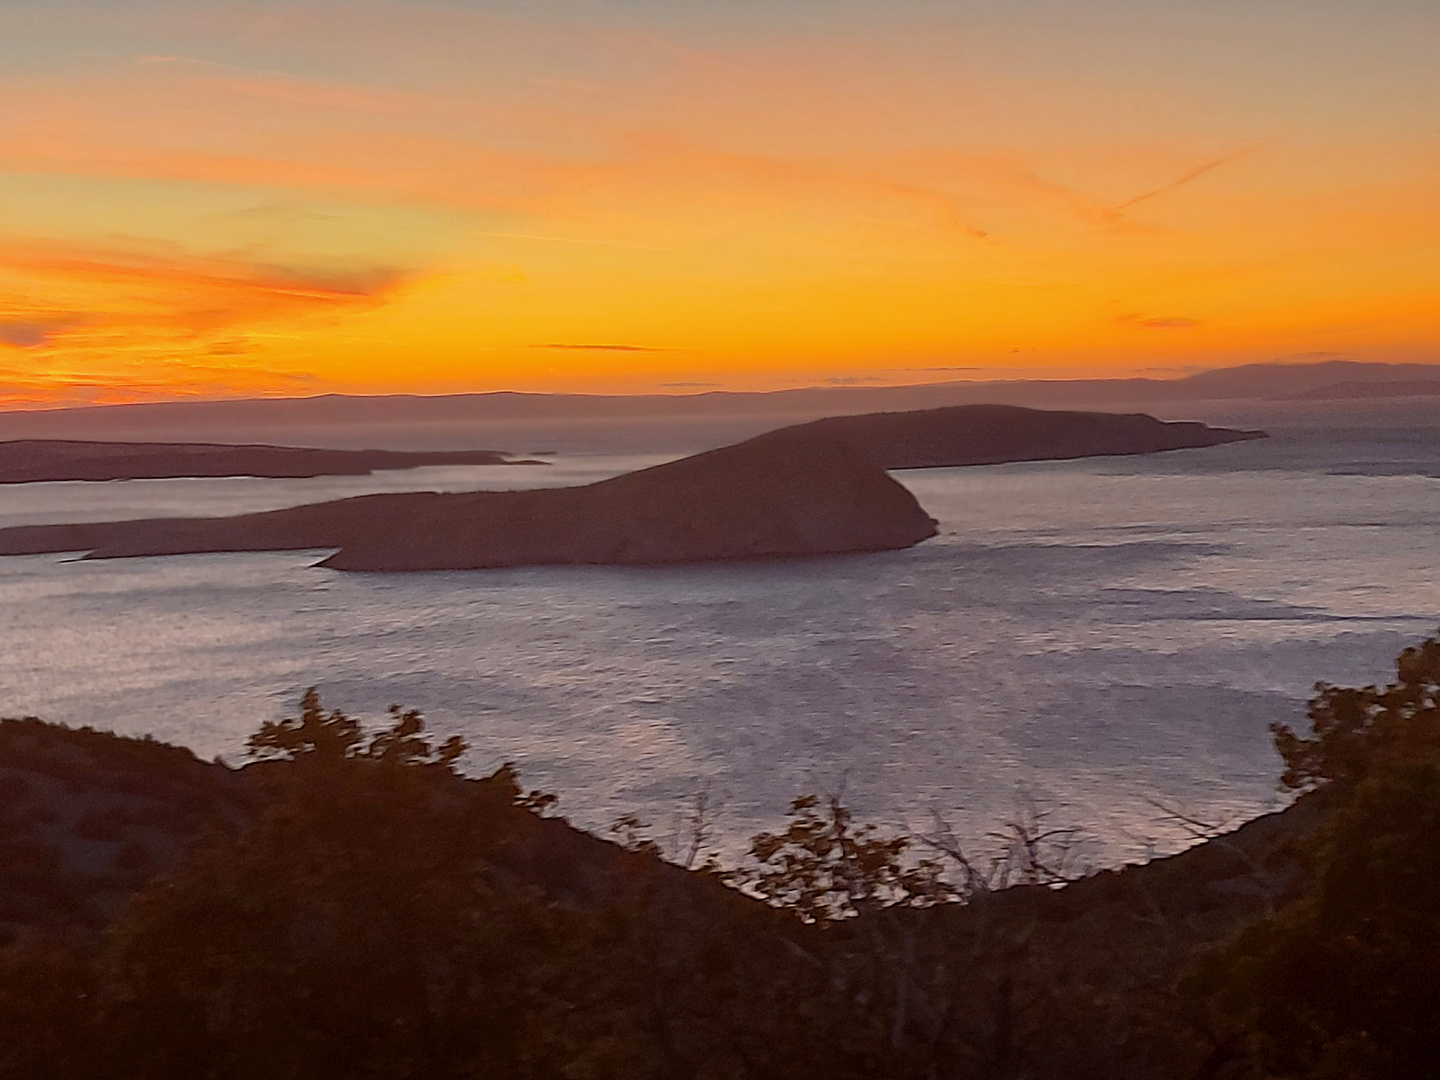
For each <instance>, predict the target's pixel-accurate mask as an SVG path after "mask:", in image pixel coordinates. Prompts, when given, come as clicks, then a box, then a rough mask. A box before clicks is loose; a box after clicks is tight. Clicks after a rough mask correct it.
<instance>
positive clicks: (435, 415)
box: [0, 360, 1440, 449]
mask: <svg viewBox="0 0 1440 1080" xmlns="http://www.w3.org/2000/svg"><path fill="white" fill-rule="evenodd" d="M1432 379H1440V364H1379V363H1361V362H1358V361H1353V360H1327V361H1324V362H1320V363H1313V364H1245V365H1241V366H1239V367H1233V368H1220V369H1216V370H1213V371H1205V372H1200V373H1198V374H1196V375H1190V376H1186V377H1184V378H1180V379H1150V378H1130V379H1037V380H1005V381H987V382H974V381H952V382H943V383H925V384H914V385H904V386H824V387H805V388H801V389H794V390H776V391H767V392H734V391H709V392H705V393H698V394H632V395H603V394H538V393H521V392H514V391H499V392H495V393H476V394H447V395H436V396H424V395H414V394H385V395H373V396H368V395H367V396H360V395H346V394H324V395H320V396H316V397H305V398H254V399H241V400H227V401H179V402H149V403H143V404H131V405H101V406H89V407H84V408H67V409H47V410H39V411H11V412H0V439H33V438H44V439H62V438H79V439H106V440H116V441H141V442H150V441H160V440H164V441H175V442H230V443H240V442H276V441H279V442H285V443H291V444H297V443H298V444H302V445H315V446H332V445H334V446H339V445H344V446H352V447H353V446H356V445H357V444H358V445H364V446H370V445H375V446H391V447H392V448H398V446H409V445H413V444H415V443H416V442H417V440H416V438H415V437H414V436H415V433H416V432H417V431H419V432H426V433H429V434H428V435H427V436H426V438H424V439H421V440H419V441H421V442H425V443H426V444H427V445H429V444H430V443H434V444H435V445H436V446H437V447H438V445H440V444H443V445H445V446H447V447H454V448H456V449H458V448H461V447H467V446H474V445H477V443H476V440H477V439H479V438H481V437H487V433H488V432H491V431H493V430H497V429H498V430H501V431H504V430H506V429H511V428H523V427H525V425H527V424H529V425H531V426H532V427H535V426H542V425H549V426H550V427H551V428H554V427H555V426H556V425H561V424H563V425H569V426H570V427H572V428H576V427H580V426H583V425H585V424H593V423H604V422H615V421H621V422H624V421H632V420H637V421H638V420H643V421H646V422H651V421H675V422H689V421H694V420H700V419H710V420H724V419H729V418H742V417H748V418H752V419H755V420H757V421H763V419H764V418H766V417H775V418H777V420H778V423H779V424H786V423H795V422H800V421H804V420H813V419H819V418H821V417H824V416H836V415H841V414H854V413H866V412H899V411H907V410H915V409H933V408H939V407H944V406H950V405H972V404H998V405H1022V406H1030V407H1039V408H1075V407H1082V408H1090V407H1095V406H1103V407H1109V408H1114V407H1119V408H1124V407H1126V406H1135V405H1153V404H1155V403H1160V402H1187V401H1225V400H1278V399H1285V398H1293V397H1295V396H1296V395H1301V394H1307V393H1309V392H1310V391H1314V390H1318V389H1320V388H1322V387H1325V386H1333V385H1335V384H1339V383H1350V382H1353V383H1367V384H1368V383H1395V382H1401V381H1410V380H1415V381H1428V380H1432ZM765 426H766V425H765V424H764V423H763V422H757V423H756V424H754V425H752V427H751V429H750V431H749V434H758V433H759V431H761V430H764V429H765ZM777 426H778V424H777ZM736 436H737V437H743V436H742V435H741V434H740V433H739V432H737V433H736ZM488 437H489V438H491V439H493V435H489V436H488ZM537 437H543V436H537ZM480 445H483V444H480ZM490 445H495V443H494V442H493V441H492V442H491V443H490ZM501 445H505V443H503V442H502V443H501ZM510 445H515V444H514V443H513V442H512V443H510Z"/></svg>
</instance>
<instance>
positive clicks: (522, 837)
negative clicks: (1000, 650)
mask: <svg viewBox="0 0 1440 1080" xmlns="http://www.w3.org/2000/svg"><path fill="white" fill-rule="evenodd" d="M1437 697H1440V639H1431V640H1428V641H1426V642H1424V643H1422V644H1421V645H1419V646H1417V647H1416V648H1413V649H1409V650H1406V652H1405V653H1404V654H1402V656H1401V657H1400V661H1399V664H1398V668H1397V679H1396V682H1395V683H1393V684H1392V685H1389V686H1386V687H1365V688H1358V689H1357V688H1337V687H1329V686H1321V687H1320V688H1319V689H1318V692H1317V696H1316V697H1315V699H1314V701H1313V702H1312V703H1311V707H1310V713H1309V726H1308V730H1306V731H1304V732H1296V731H1294V730H1291V729H1290V728H1287V727H1280V728H1277V730H1276V732H1275V737H1276V745H1277V748H1278V749H1279V750H1280V753H1281V755H1282V757H1283V759H1284V762H1285V772H1284V776H1283V779H1282V783H1283V784H1284V786H1286V787H1288V788H1289V789H1291V790H1292V791H1294V792H1295V793H1296V794H1297V796H1298V798H1297V801H1296V802H1295V804H1294V805H1293V806H1291V808H1290V809H1288V810H1287V811H1285V812H1284V813H1282V814H1278V815H1270V816H1268V817H1266V818H1262V819H1259V820H1257V821H1255V822H1252V823H1250V824H1249V825H1247V826H1245V827H1243V828H1241V829H1240V830H1238V831H1236V832H1233V833H1229V834H1226V835H1224V836H1216V837H1214V838H1211V839H1209V840H1208V841H1206V842H1204V843H1201V844H1199V845H1197V846H1196V847H1195V848H1192V849H1191V850H1190V851H1187V852H1185V853H1182V854H1181V855H1178V856H1174V857H1171V858H1169V859H1162V860H1156V861H1153V862H1151V863H1149V864H1147V865H1144V866H1136V867H1127V868H1125V869H1123V870H1119V871H1105V872H1101V873H1095V874H1089V875H1086V876H1084V877H1082V878H1080V879H1078V880H1069V879H1070V878H1071V876H1072V875H1071V872H1070V870H1069V867H1070V865H1071V855H1072V854H1073V848H1072V845H1071V840H1072V839H1073V836H1072V834H1071V833H1070V831H1069V830H1064V829H1059V830H1057V829H1051V828H1048V827H1047V826H1046V825H1045V823H1044V822H1043V821H1040V820H1038V819H1035V818H1026V817H1022V818H1019V819H1017V821H1016V822H1014V823H1012V827H1011V833H1010V839H1009V842H1008V843H1007V844H1006V845H1005V848H1004V850H1003V851H1001V852H1000V853H999V854H998V855H997V856H995V857H993V858H990V859H977V858H975V857H973V856H971V855H970V854H969V853H968V852H967V851H966V850H965V849H963V848H962V847H961V845H960V844H958V843H957V842H956V841H955V840H954V838H953V837H951V836H949V835H948V833H947V832H946V831H945V830H943V829H939V830H937V832H936V834H935V835H931V836H924V837H921V836H909V835H892V834H885V833H882V832H881V831H879V830H877V829H875V828H873V827H870V826H867V825H862V824H857V823H855V822H854V821H853V820H852V818H851V815H850V813H849V811H848V810H847V809H846V807H845V806H844V804H843V802H842V800H841V799H839V798H831V797H823V798H822V797H818V796H808V795H807V796H803V797H801V798H799V799H797V800H796V801H795V802H794V804H793V805H792V807H791V813H790V816H789V821H788V823H787V825H786V827H785V828H783V829H781V830H779V831H776V832H773V833H763V834H761V835H759V836H757V837H755V838H754V840H753V842H752V844H751V847H750V850H749V854H748V857H747V858H746V859H745V860H744V862H743V863H742V864H741V865H739V866H736V867H732V868H729V869H724V868H722V867H721V866H719V865H718V862H717V860H716V859H715V858H713V857H709V856H707V853H706V851H705V845H704V842H703V837H704V820H703V819H704V814H703V806H702V807H700V808H698V809H697V813H696V815H695V823H694V829H693V836H692V837H690V838H689V840H688V842H686V843H684V844H682V845H681V850H679V851H677V852H673V853H671V854H672V856H673V857H672V860H671V861H667V860H666V859H663V858H661V857H660V852H659V849H658V846H657V845H656V844H655V843H653V842H652V841H650V840H648V839H646V835H645V832H644V830H643V827H642V826H641V825H640V823H639V822H638V821H636V820H634V819H633V818H632V819H626V820H622V822H620V823H619V824H618V826H617V829H616V830H615V833H614V836H615V840H616V841H618V842H611V841H607V840H601V839H599V838H596V837H592V836H589V835H587V834H584V833H582V832H580V831H578V830H576V829H574V828H572V827H571V826H569V825H568V824H567V823H566V822H565V821H564V820H563V819H561V818H558V817H555V816H553V803H554V799H553V797H551V796H549V795H546V794H543V793H540V792H534V791H530V792H527V791H525V790H524V789H523V788H522V787H521V786H520V784H519V780H518V776H517V774H516V772H515V770H514V769H513V768H511V767H509V766H503V767H501V768H500V769H499V770H497V771H496V772H495V773H494V774H493V775H491V776H488V777H485V778H483V779H478V780H475V779H467V778H465V777H463V776H461V775H460V774H459V773H458V772H457V771H456V768H455V766H456V762H457V761H458V760H459V758H460V757H461V755H462V754H463V752H464V750H465V747H464V746H463V744H462V743H461V742H460V741H459V740H457V739H449V740H445V741H436V740H434V739H432V738H431V736H430V735H429V734H428V733H427V732H426V730H425V726H424V722H423V720H422V718H421V716H420V715H419V714H418V713H416V712H413V711H403V710H400V709H396V710H393V712H392V715H391V716H390V719H389V722H388V724H387V725H385V726H384V727H382V728H381V729H379V730H366V729H365V728H364V727H362V725H360V724H359V723H358V722H357V721H355V720H354V719H352V718H350V717H348V716H346V715H345V714H344V713H342V712H338V711H326V710H325V709H324V708H323V707H322V705H321V702H320V700H319V698H318V697H317V696H316V695H315V694H314V693H313V692H312V693H310V694H307V695H306V697H305V699H304V701H303V702H302V703H301V709H300V712H299V715H298V716H296V717H294V718H293V719H289V720H284V721H281V722H279V723H274V724H266V725H264V726H263V727H262V728H261V729H260V731H258V732H257V733H256V734H255V735H254V736H253V738H252V739H251V741H250V750H251V755H252V758H253V761H252V763H251V764H248V765H247V766H246V767H245V768H243V769H239V770H232V769H228V768H226V767H224V766H221V765H215V764H206V763H203V762H200V761H197V760H196V759H195V758H194V757H193V756H192V755H190V754H189V753H188V752H187V751H183V750H180V749H177V748H174V747H168V746H163V745H161V744H158V743H154V742H150V741H146V740H130V739H122V738H118V737H115V736H111V735H105V734H101V733H97V732H93V731H89V730H82V731H71V730H68V729H65V728H59V727H55V726H52V725H45V724H41V723H40V722H39V721H35V720H23V721H5V722H3V723H0V935H3V936H0V946H3V947H0V1077H5V1078H9V1077H15V1078H22V1077H23V1078H26V1080H45V1078H50V1077H54V1078H60V1077H65V1078H75V1080H89V1078H99V1077H106V1078H118V1080H128V1078H135V1080H141V1078H157V1080H158V1078H162V1077H164V1078H170V1077H178V1076H184V1077H187V1078H188V1077H194V1078H214V1080H231V1078H236V1080H238V1078H251V1077H266V1078H272V1077H273V1078H278V1080H285V1078H291V1077H293V1078H297V1080H298V1078H301V1077H304V1078H321V1080H323V1078H329V1077H334V1078H337V1080H338V1078H342V1077H343V1078H363V1077H376V1078H379V1077H386V1078H392V1077H395V1078H400V1077H426V1078H445V1077H455V1078H461V1077H464V1078H487V1077H497V1078H500V1077H504V1078H530V1077H534V1078H542V1077H543V1078H551V1077H564V1078H573V1080H587V1078H597V1080H598V1078H610V1077H615V1078H619V1077H626V1078H629V1077H637V1078H656V1080H660V1078H672V1077H677V1078H678V1077H695V1078H704V1080H710V1078H714V1080H730V1078H735V1080H740V1078H747V1077H755V1078H762V1077H763V1078H771V1077H774V1078H780V1080H784V1078H789V1077H794V1078H797V1080H798V1078H801V1077H804V1078H807V1080H810V1078H814V1077H817V1076H826V1077H837V1078H842V1080H843V1078H857V1080H858V1078H861V1077H867V1078H868V1077H891V1078H896V1080H910V1078H915V1080H922V1078H924V1080H931V1078H935V1080H939V1078H947V1077H953V1078H986V1080H989V1078H995V1080H1002V1078H1003V1080H1020V1078H1022V1077H1029V1078H1037V1080H1038V1078H1049V1077H1054V1078H1057V1080H1058V1078H1061V1077H1064V1078H1066V1080H1072V1078H1080V1080H1083V1078H1088V1077H1094V1078H1097V1080H1098V1078H1101V1077H1104V1078H1106V1080H1124V1078H1135V1080H1142V1078H1143V1080H1150V1078H1154V1080H1161V1078H1175V1077H1181V1078H1183V1077H1197V1078H1199V1077H1212V1078H1228V1080H1260V1078H1270V1080H1280V1078H1287V1080H1289V1078H1296V1080H1299V1078H1307V1080H1320V1078H1331V1077H1393V1078H1408V1077H1422V1076H1430V1075H1433V1073H1434V1070H1433V1068H1432V1067H1431V1066H1430V1059H1431V1058H1432V1057H1433V1054H1432V1048H1433V1044H1434V1042H1435V1041H1436V1035H1435V1032H1436V1031H1437V1030H1440V990H1437V989H1436V987H1435V980H1434V973H1435V971H1437V970H1440V723H1437V720H1440V712H1437V710H1440V702H1437Z"/></svg>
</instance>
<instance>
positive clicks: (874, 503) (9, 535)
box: [0, 438, 935, 570]
mask: <svg viewBox="0 0 1440 1080" xmlns="http://www.w3.org/2000/svg"><path fill="white" fill-rule="evenodd" d="M934 535H935V522H934V520H933V519H931V518H930V517H929V516H928V515H927V514H926V513H925V511H924V510H922V509H921V508H920V504H919V503H917V502H916V501H915V497H914V496H913V495H911V494H910V492H909V491H907V490H906V489H905V488H904V487H903V486H902V485H900V484H899V483H897V482H896V481H895V480H893V479H892V478H891V477H889V476H888V475H886V473H885V472H884V470H882V469H880V468H878V467H876V466H874V465H871V464H870V463H869V462H866V461H864V460H862V459H861V458H860V457H859V456H858V455H856V454H855V452H854V451H853V450H850V449H849V448H848V447H846V446H843V445H839V444H834V443H823V442H816V441H814V440H810V439H804V438H796V439H792V440H787V441H786V443H785V444H784V446H783V448H777V447H776V446H774V445H773V444H772V443H758V442H750V443H742V444H740V445H738V446H732V447H726V448H724V449H720V450H712V451H709V452H707V453H704V454H697V455H695V456H694V457H689V458H684V459H682V460H680V461H673V462H668V463H666V464H664V465H658V466H656V467H654V468H651V469H644V470H641V471H639V472H634V473H628V474H626V475H624V476H618V477H615V478H614V479H611V480H604V481H601V482H599V483H596V484H590V485H587V486H584V487H575V488H551V489H540V490H534V491H477V492H465V493H460V494H443V495H442V494H434V493H429V492H408V493H404V494H387V495H365V496H360V497H358V498H353V499H342V500H339V501H337V502H328V503H317V504H313V505H310V506H299V507H294V508H291V509H286V510H273V511H268V512H265V513H258V514H245V515H241V516H239V517H230V518H179V519H156V520H150V521H122V522H105V523H99V524H78V525H53V526H50V525H39V526H23V527H19V528H13V529H5V530H0V554H6V555H28V554H40V553H43V552H56V551H85V552H89V556H88V557H90V558H115V557H121V556H135V555H176V554H185V553H194V552H213V551H277V550H304V549H313V548H339V549H340V550H339V551H338V552H336V554H334V555H333V556H331V557H330V558H329V559H327V560H325V563H324V565H327V566H331V567H335V568H337V569H342V570H469V569H482V568H490V567H501V566H523V565H544V564H556V563H668V562H693V561H699V560H708V559H747V558H773V557H782V556H792V555H822V554H839V553H843V552H856V551H881V550H887V549H893V548H903V547H909V546H911V545H913V544H917V543H919V542H920V541H921V540H924V539H926V538H928V537H930V536H934Z"/></svg>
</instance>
